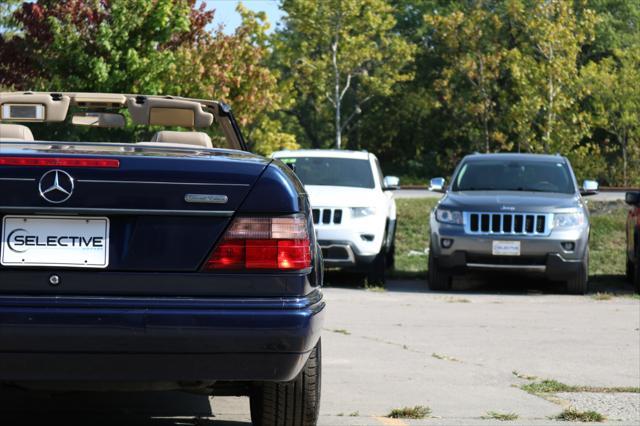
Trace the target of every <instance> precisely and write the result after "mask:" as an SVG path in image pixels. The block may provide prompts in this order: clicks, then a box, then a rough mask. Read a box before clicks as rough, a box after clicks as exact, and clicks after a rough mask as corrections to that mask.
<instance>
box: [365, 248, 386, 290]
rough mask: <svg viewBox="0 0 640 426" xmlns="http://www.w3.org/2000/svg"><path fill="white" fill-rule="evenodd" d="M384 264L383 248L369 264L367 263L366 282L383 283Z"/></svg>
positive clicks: (384, 254) (370, 283) (372, 283)
mask: <svg viewBox="0 0 640 426" xmlns="http://www.w3.org/2000/svg"><path fill="white" fill-rule="evenodd" d="M386 264H387V259H386V253H384V250H383V251H381V252H380V253H378V255H377V256H376V258H375V259H374V260H373V262H372V263H371V265H369V272H367V283H368V284H369V285H384V280H385V279H384V274H385V270H386Z"/></svg>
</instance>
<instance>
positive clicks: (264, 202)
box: [0, 92, 324, 425]
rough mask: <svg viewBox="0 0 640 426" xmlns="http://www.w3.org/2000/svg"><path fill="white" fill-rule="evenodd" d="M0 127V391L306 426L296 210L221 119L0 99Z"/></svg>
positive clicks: (316, 262) (311, 308) (303, 242)
mask: <svg viewBox="0 0 640 426" xmlns="http://www.w3.org/2000/svg"><path fill="white" fill-rule="evenodd" d="M0 119H1V123H0V222H1V226H2V228H1V232H2V240H1V241H0V242H1V245H0V249H1V251H0V382H3V383H10V384H12V385H15V386H19V387H23V388H26V389H31V388H38V389H50V390H58V389H64V390H70V389H72V390H73V389H76V390H132V389H136V390H137V389H152V390H172V389H180V390H187V391H194V392H202V393H206V394H210V395H248V396H250V398H251V416H252V419H253V421H254V423H255V424H259V425H313V424H315V423H316V421H317V416H318V406H319V401H320V331H321V328H322V318H323V308H324V301H323V298H322V292H321V285H322V279H323V275H322V274H323V272H322V260H321V257H320V254H319V250H318V245H317V242H316V240H315V234H314V231H313V225H312V215H311V212H310V209H309V202H308V200H307V196H306V194H305V192H304V189H303V187H302V185H301V184H300V182H299V181H298V179H297V178H296V177H295V176H294V174H293V173H292V171H291V170H290V169H289V168H288V167H287V166H285V165H283V164H282V163H280V162H278V161H274V160H269V159H265V158H263V157H260V156H257V155H254V154H251V153H249V152H247V148H246V145H245V142H244V140H243V138H242V135H241V132H240V130H239V128H238V125H237V123H236V121H235V119H234V117H233V115H232V114H231V111H230V109H229V108H228V107H227V106H226V105H225V104H223V103H219V102H213V101H206V100H194V99H185V98H176V97H168V96H139V95H128V94H98V93H32V92H27V93H0ZM163 127H165V128H166V127H168V128H170V129H172V130H161V129H162V128H163ZM180 129H182V131H178V130H180ZM184 129H189V130H190V131H185V130H184ZM194 129H207V130H206V132H204V131H203V132H198V131H192V130H194ZM127 130H130V132H128V133H127V132H126V131H127ZM34 134H35V135H36V138H34ZM34 139H35V140H34ZM60 139H63V140H60ZM87 140H93V141H94V142H88V141H87ZM96 140H98V141H96ZM136 140H139V142H135V143H133V142H134V141H136ZM215 147H218V148H215Z"/></svg>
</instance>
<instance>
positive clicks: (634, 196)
mask: <svg viewBox="0 0 640 426" xmlns="http://www.w3.org/2000/svg"><path fill="white" fill-rule="evenodd" d="M625 201H626V203H627V204H629V206H631V210H629V214H628V216H627V245H626V248H627V250H626V256H627V259H626V260H627V279H628V280H629V281H630V282H632V283H633V285H634V287H635V291H636V293H640V191H633V192H627V193H626V195H625Z"/></svg>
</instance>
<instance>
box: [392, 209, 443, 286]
mask: <svg viewBox="0 0 640 426" xmlns="http://www.w3.org/2000/svg"><path fill="white" fill-rule="evenodd" d="M437 202H438V199H437V198H399V199H397V200H396V205H397V208H398V222H397V223H398V229H397V231H396V271H395V272H394V277H396V278H414V279H422V278H426V273H427V256H410V255H409V253H410V252H414V253H415V252H424V249H425V248H427V247H429V212H431V209H433V207H434V206H435V205H436V203H437Z"/></svg>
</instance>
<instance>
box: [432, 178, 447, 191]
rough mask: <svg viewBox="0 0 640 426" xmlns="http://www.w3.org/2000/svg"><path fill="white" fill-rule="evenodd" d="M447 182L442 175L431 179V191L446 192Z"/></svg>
mask: <svg viewBox="0 0 640 426" xmlns="http://www.w3.org/2000/svg"><path fill="white" fill-rule="evenodd" d="M445 183H446V181H445V179H444V178H442V177H437V178H433V179H431V182H430V183H429V191H433V192H444V185H445Z"/></svg>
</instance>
